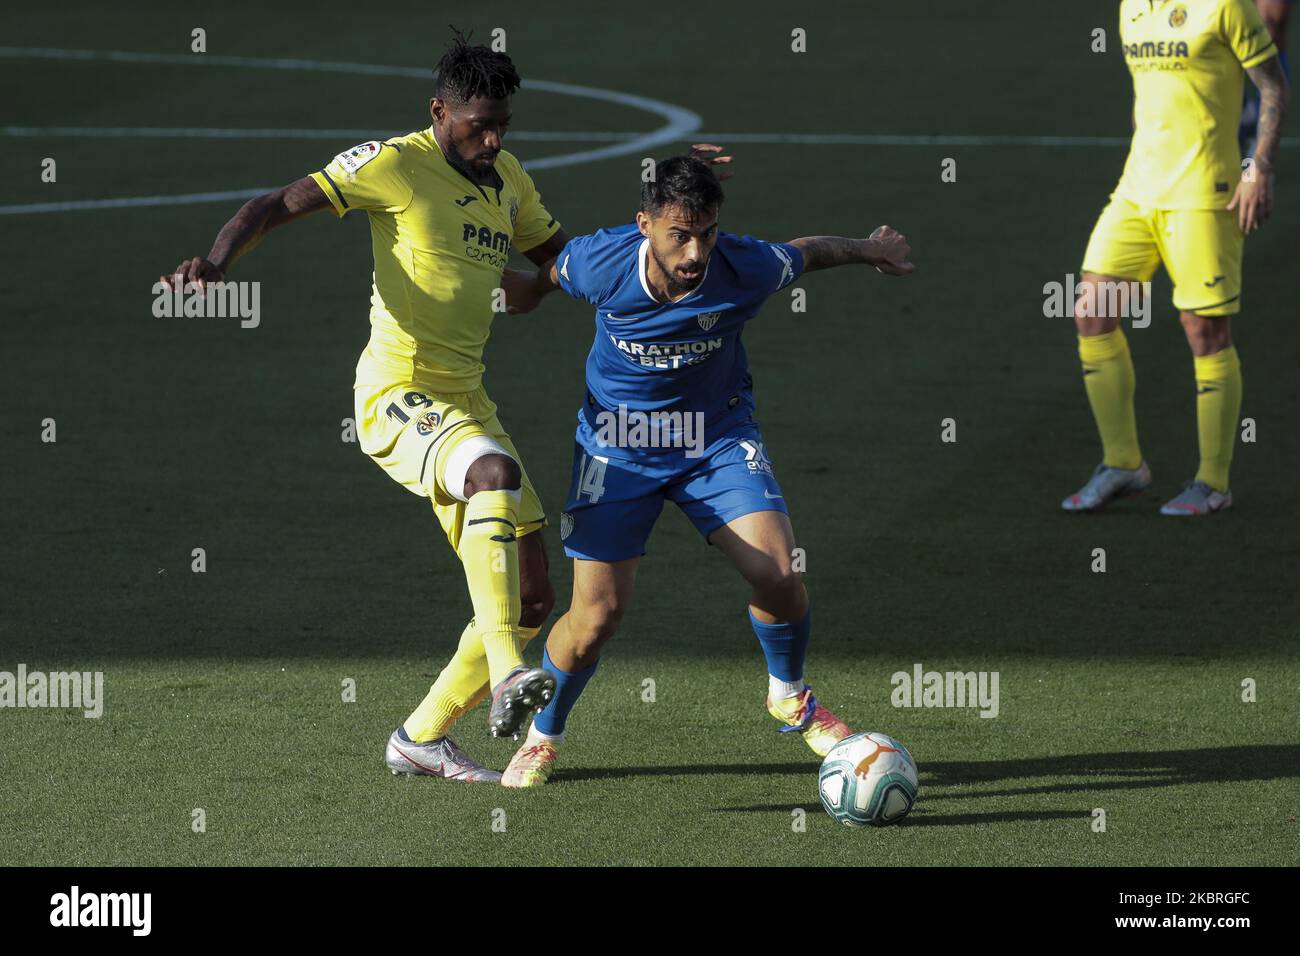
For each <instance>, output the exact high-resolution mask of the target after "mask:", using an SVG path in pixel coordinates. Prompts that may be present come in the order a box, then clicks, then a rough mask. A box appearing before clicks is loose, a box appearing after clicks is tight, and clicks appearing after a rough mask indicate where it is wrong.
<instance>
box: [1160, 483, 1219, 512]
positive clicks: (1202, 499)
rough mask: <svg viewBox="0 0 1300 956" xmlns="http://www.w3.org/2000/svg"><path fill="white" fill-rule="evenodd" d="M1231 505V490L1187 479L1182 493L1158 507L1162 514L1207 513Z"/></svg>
mask: <svg viewBox="0 0 1300 956" xmlns="http://www.w3.org/2000/svg"><path fill="white" fill-rule="evenodd" d="M1231 507H1232V492H1231V491H1215V490H1214V489H1213V488H1211V487H1210V486H1209V485H1207V484H1206V483H1205V482H1203V481H1189V482H1188V483H1187V487H1186V488H1184V489H1183V491H1182V494H1180V495H1178V496H1177V497H1175V498H1171V499H1169V500H1168V501H1166V502H1165V503H1164V504H1163V505H1161V507H1160V513H1161V514H1162V515H1181V516H1183V517H1188V516H1190V515H1208V514H1211V513H1213V512H1215V511H1225V510H1227V509H1228V508H1231Z"/></svg>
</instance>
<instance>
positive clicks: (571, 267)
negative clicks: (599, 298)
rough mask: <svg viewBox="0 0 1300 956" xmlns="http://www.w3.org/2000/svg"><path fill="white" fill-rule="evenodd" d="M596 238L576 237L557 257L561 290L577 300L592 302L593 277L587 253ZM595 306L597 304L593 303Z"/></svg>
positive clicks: (556, 270) (556, 268)
mask: <svg viewBox="0 0 1300 956" xmlns="http://www.w3.org/2000/svg"><path fill="white" fill-rule="evenodd" d="M595 238H596V237H595V236H574V237H573V238H572V239H570V240H569V241H568V242H566V243H565V244H564V248H563V249H561V250H560V254H559V255H558V256H556V257H555V274H556V275H557V276H559V279H560V288H561V289H563V290H564V291H565V292H567V293H569V295H571V296H573V297H574V298H575V299H582V300H583V301H584V302H592V294H591V288H592V281H591V280H592V276H591V270H590V267H589V264H588V256H587V253H588V252H589V251H590V248H591V242H592V240H593V239H595ZM592 304H593V305H594V304H595V303H594V302H592Z"/></svg>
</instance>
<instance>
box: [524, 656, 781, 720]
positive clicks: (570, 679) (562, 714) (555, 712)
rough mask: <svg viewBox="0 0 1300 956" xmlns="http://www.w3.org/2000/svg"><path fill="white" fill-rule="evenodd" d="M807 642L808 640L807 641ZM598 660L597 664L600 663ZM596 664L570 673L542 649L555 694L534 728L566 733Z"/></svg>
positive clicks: (537, 718) (537, 717)
mask: <svg viewBox="0 0 1300 956" xmlns="http://www.w3.org/2000/svg"><path fill="white" fill-rule="evenodd" d="M805 643H806V642H805ZM599 663H600V661H597V662H596V664H599ZM596 664H592V665H591V666H590V667H587V668H584V669H583V670H580V671H576V672H575V673H572V674H569V673H566V672H565V671H562V670H560V669H559V668H558V667H556V666H555V665H554V664H553V663H552V662H551V655H550V654H549V653H548V652H547V651H545V650H543V651H542V667H543V668H545V669H546V671H547V673H549V674H550V675H551V676H553V677H554V678H555V696H554V697H552V698H551V702H550V703H549V704H547V705H546V709H545V710H543V711H542V712H541V713H540V714H538V715H537V716H536V717H534V718H533V730H535V731H537V732H538V733H541V734H545V735H546V736H548V737H558V736H560V735H561V734H563V733H564V725H565V723H566V722H567V721H568V719H569V711H571V710H573V705H574V704H576V703H577V702H578V698H579V697H581V696H582V690H583V688H584V687H586V686H587V681H589V680H591V675H592V674H594V673H596Z"/></svg>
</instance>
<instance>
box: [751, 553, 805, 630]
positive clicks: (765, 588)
mask: <svg viewBox="0 0 1300 956" xmlns="http://www.w3.org/2000/svg"><path fill="white" fill-rule="evenodd" d="M750 583H751V585H752V586H753V588H754V596H755V604H756V605H757V606H759V607H762V608H764V609H765V610H767V611H769V612H770V613H772V614H774V615H776V616H777V617H778V618H780V619H782V620H793V619H797V618H801V617H802V616H803V612H804V611H806V610H807V608H808V591H807V589H806V588H805V587H804V584H803V575H801V574H799V573H798V572H797V571H795V570H794V569H793V568H792V567H791V566H790V565H789V564H788V563H787V564H777V563H775V562H773V563H772V564H771V565H769V566H768V567H767V568H766V569H764V572H763V573H762V574H761V575H759V576H757V577H756V578H755V579H753V580H752V581H751V582H750Z"/></svg>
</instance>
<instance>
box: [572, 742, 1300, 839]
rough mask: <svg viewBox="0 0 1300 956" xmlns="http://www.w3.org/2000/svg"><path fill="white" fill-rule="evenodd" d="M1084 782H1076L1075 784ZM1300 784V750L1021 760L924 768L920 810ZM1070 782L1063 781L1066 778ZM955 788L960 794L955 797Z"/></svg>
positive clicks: (921, 818) (918, 821) (655, 772)
mask: <svg viewBox="0 0 1300 956" xmlns="http://www.w3.org/2000/svg"><path fill="white" fill-rule="evenodd" d="M814 766H815V765H814V764H812V763H778V764H721V765H708V764H698V765H685V766H662V767H625V768H601V769H572V770H568V771H561V772H558V773H557V774H556V780H557V781H563V782H567V781H579V780H616V779H627V778H639V777H679V776H713V775H717V774H722V775H741V776H744V775H749V774H757V775H760V776H764V775H766V776H775V775H782V774H785V775H789V774H799V775H807V776H809V777H810V778H811V775H812V771H813V769H814ZM1081 777H1082V778H1085V779H1083V780H1080V779H1079V778H1081ZM1290 777H1300V744H1265V745H1257V746H1247V747H1207V748H1201V749H1195V750H1156V751H1119V752H1113V753H1092V754H1067V755H1062V756H1055V757H1026V758H1024V759H1018V760H983V761H981V760H969V761H934V762H931V763H925V764H923V765H922V766H921V802H922V805H925V804H929V803H931V802H933V801H939V800H983V799H989V798H995V797H996V798H1006V797H1019V796H1042V795H1046V794H1065V795H1079V794H1084V793H1097V792H1100V791H1111V790H1144V789H1151V788H1155V787H1171V786H1183V785H1187V784H1209V783H1237V782H1244V781H1250V780H1277V779H1283V778H1290ZM1033 778H1049V779H1048V780H1046V781H1044V782H1043V783H1041V784H1037V785H1029V786H1023V787H1017V786H1004V787H998V788H996V789H984V788H983V787H981V785H982V784H990V783H998V782H1001V781H1021V780H1030V779H1033ZM1063 778H1067V779H1063ZM952 788H961V789H959V790H957V789H952ZM796 809H803V810H806V811H808V812H812V811H815V810H819V809H821V807H820V805H819V804H816V803H790V804H763V805H757V806H741V807H716V808H714V812H718V813H778V812H779V813H790V812H791V811H792V810H796ZM1087 812H1088V811H1087V810H1086V809H1081V810H1025V811H1006V812H997V813H960V814H935V815H931V814H929V813H927V812H925V810H922V809H920V808H918V812H917V813H916V814H914V815H912V816H910V817H909V818H908V821H907V823H908V825H909V826H961V825H975V824H980V823H1007V822H1014V821H1017V820H1053V819H1068V818H1072V817H1079V816H1086V815H1087Z"/></svg>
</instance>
